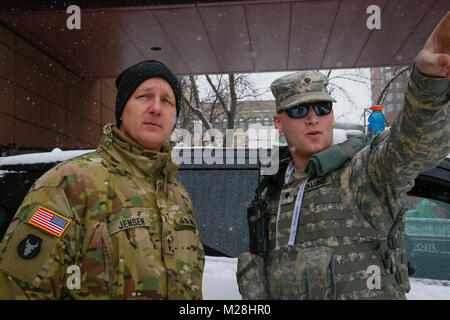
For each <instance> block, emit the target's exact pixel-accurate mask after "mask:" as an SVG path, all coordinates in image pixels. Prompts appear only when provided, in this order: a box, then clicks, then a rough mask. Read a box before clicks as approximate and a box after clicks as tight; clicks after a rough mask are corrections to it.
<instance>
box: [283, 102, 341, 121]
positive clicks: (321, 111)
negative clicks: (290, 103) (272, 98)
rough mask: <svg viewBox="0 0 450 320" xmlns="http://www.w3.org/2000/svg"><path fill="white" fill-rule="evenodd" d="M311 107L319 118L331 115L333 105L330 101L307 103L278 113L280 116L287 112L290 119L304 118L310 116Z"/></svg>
mask: <svg viewBox="0 0 450 320" xmlns="http://www.w3.org/2000/svg"><path fill="white" fill-rule="evenodd" d="M310 106H311V107H312V108H313V110H314V112H315V113H316V114H317V115H318V116H326V115H327V114H330V113H331V109H332V107H333V104H332V103H331V102H329V101H319V102H312V103H305V104H300V105H298V106H295V107H292V108H289V109H280V110H278V111H277V113H278V114H280V113H282V112H286V113H287V114H288V116H289V117H290V118H297V119H299V118H304V117H306V116H307V115H308V112H309V107H310Z"/></svg>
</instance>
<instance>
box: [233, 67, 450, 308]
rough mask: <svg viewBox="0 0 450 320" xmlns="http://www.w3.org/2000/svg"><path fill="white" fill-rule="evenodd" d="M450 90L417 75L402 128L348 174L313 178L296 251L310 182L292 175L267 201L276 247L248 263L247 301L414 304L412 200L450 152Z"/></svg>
mask: <svg viewBox="0 0 450 320" xmlns="http://www.w3.org/2000/svg"><path fill="white" fill-rule="evenodd" d="M448 88H449V81H448V80H446V79H443V78H440V79H439V78H430V77H426V76H425V75H423V74H421V73H419V72H418V71H417V70H416V69H413V72H412V74H411V79H410V81H409V84H408V89H407V92H406V95H405V105H404V108H403V110H402V111H401V113H400V115H399V117H398V119H397V121H396V122H395V124H394V125H393V126H392V128H391V129H390V130H386V131H384V132H382V133H380V134H378V135H377V136H376V137H375V138H374V140H373V141H372V142H371V144H370V145H369V146H367V147H365V148H363V149H362V150H361V151H359V152H358V153H356V155H354V156H353V158H352V159H351V160H348V161H347V162H346V163H345V164H344V165H342V166H341V167H340V168H338V169H335V170H333V171H331V172H329V173H328V174H326V175H325V176H323V177H310V178H309V181H308V183H307V184H306V187H305V192H304V196H303V201H302V204H301V210H300V218H299V222H298V227H297V234H296V238H295V244H294V246H292V247H290V246H288V244H287V243H288V239H289V234H290V228H291V221H292V216H293V208H294V204H295V200H296V197H297V191H298V190H299V186H300V185H301V183H303V181H304V180H305V179H306V177H304V178H302V177H299V178H295V177H294V176H291V178H290V180H289V182H288V183H287V184H286V185H284V186H283V187H282V188H281V190H280V189H279V188H278V190H276V191H274V192H267V193H266V194H263V197H264V198H265V201H266V203H267V207H266V209H265V212H266V214H267V215H268V216H269V249H268V253H267V255H266V256H265V257H264V258H263V257H259V256H255V255H252V254H250V253H244V254H242V255H241V256H240V257H239V261H238V272H237V278H238V283H239V288H240V292H241V294H242V296H243V298H244V299H405V298H406V296H405V293H406V292H408V291H409V289H410V285H409V279H408V273H407V264H406V263H407V261H406V255H405V250H404V247H403V244H402V241H401V238H402V232H403V229H404V212H405V211H404V210H403V207H404V201H403V199H404V196H405V194H406V192H408V191H409V190H410V189H411V188H412V186H413V182H414V179H415V177H416V176H417V175H418V174H419V173H420V172H422V171H426V170H429V169H431V168H433V167H434V166H436V165H437V163H439V161H441V160H442V159H444V158H445V157H446V156H447V155H448V154H449V152H450V139H449V138H450V118H449V94H448ZM280 177H281V178H282V179H283V178H284V172H282V174H281V175H280ZM274 189H276V188H274ZM267 191H270V187H269V189H268V190H267ZM280 199H281V200H280ZM279 201H280V203H281V214H280V220H279V223H278V228H279V233H278V235H279V244H280V250H276V249H275V233H276V232H275V231H276V230H275V224H276V217H277V211H278V203H279ZM378 275H379V277H378Z"/></svg>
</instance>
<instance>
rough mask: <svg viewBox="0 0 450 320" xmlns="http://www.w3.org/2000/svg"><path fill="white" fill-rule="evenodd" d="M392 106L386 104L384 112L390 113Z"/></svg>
mask: <svg viewBox="0 0 450 320" xmlns="http://www.w3.org/2000/svg"><path fill="white" fill-rule="evenodd" d="M392 109H393V106H392V104H388V105H387V107H386V112H392Z"/></svg>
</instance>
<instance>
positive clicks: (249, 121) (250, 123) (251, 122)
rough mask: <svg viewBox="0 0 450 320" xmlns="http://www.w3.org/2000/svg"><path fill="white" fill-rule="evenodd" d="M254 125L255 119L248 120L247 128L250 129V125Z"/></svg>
mask: <svg viewBox="0 0 450 320" xmlns="http://www.w3.org/2000/svg"><path fill="white" fill-rule="evenodd" d="M253 123H255V122H254V119H253V118H248V119H247V128H250V125H252V124H253Z"/></svg>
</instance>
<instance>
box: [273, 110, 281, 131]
mask: <svg viewBox="0 0 450 320" xmlns="http://www.w3.org/2000/svg"><path fill="white" fill-rule="evenodd" d="M273 125H274V126H275V129H277V130H278V133H280V134H281V133H283V127H282V125H281V121H280V117H279V116H278V114H275V115H274V116H273Z"/></svg>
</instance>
